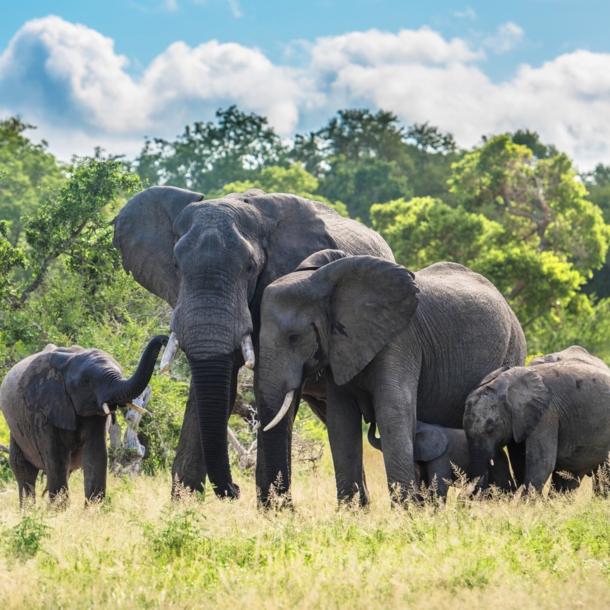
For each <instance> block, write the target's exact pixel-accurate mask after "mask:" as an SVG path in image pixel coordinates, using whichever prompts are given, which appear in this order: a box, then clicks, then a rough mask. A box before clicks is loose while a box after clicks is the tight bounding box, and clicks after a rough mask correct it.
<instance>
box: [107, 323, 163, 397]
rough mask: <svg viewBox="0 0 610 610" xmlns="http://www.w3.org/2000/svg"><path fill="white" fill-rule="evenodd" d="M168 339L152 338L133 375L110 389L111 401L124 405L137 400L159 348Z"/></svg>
mask: <svg viewBox="0 0 610 610" xmlns="http://www.w3.org/2000/svg"><path fill="white" fill-rule="evenodd" d="M167 340H168V337H166V336H165V335H157V336H156V337H153V338H152V339H151V340H150V341H149V343H148V345H147V346H146V349H145V350H144V352H143V353H142V357H141V358H140V363H139V364H138V368H137V369H136V371H135V373H134V374H133V375H132V376H131V377H130V378H129V379H124V380H122V381H118V382H117V383H116V384H115V385H114V386H113V388H112V400H111V401H108V402H115V403H117V404H124V403H126V402H130V401H132V400H134V399H135V398H137V397H138V396H139V395H140V394H142V392H143V391H144V390H145V389H146V386H147V385H148V382H149V381H150V378H151V377H152V374H153V371H154V370H155V362H156V361H157V356H158V355H159V351H160V350H161V347H162V346H164V345H167Z"/></svg>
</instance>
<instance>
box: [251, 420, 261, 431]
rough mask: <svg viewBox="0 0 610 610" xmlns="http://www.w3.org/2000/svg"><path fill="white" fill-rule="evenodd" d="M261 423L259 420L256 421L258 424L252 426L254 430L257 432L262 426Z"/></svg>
mask: <svg viewBox="0 0 610 610" xmlns="http://www.w3.org/2000/svg"><path fill="white" fill-rule="evenodd" d="M261 425H262V424H261V423H260V422H259V421H257V422H256V425H255V426H254V428H252V432H256V431H257V430H258V429H259V428H260V427H261Z"/></svg>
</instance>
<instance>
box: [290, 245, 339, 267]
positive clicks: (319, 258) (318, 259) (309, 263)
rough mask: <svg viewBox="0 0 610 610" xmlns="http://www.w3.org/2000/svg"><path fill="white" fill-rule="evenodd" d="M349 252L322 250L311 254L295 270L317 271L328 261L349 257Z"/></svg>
mask: <svg viewBox="0 0 610 610" xmlns="http://www.w3.org/2000/svg"><path fill="white" fill-rule="evenodd" d="M348 256H349V254H348V253H347V252H344V251H343V250H320V251H319V252H316V253H315V254H312V255H311V256H308V257H307V258H306V259H305V260H304V261H303V262H302V263H301V264H300V265H299V266H298V267H297V268H296V269H295V271H316V270H317V269H319V268H320V267H324V265H328V263H332V262H334V261H338V260H339V259H341V258H347V257H348Z"/></svg>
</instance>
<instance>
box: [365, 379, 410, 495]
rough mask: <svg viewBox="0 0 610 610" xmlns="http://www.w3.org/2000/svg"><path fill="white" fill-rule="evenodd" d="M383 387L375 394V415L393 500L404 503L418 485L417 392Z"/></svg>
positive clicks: (389, 385)
mask: <svg viewBox="0 0 610 610" xmlns="http://www.w3.org/2000/svg"><path fill="white" fill-rule="evenodd" d="M382 387H383V388H384V389H383V390H382V391H381V392H379V393H378V394H377V395H376V396H375V414H376V417H377V425H378V427H379V434H380V436H381V446H382V448H383V461H384V464H385V469H386V474H387V477H388V488H389V490H390V496H391V498H392V501H393V502H396V503H398V504H403V503H404V502H406V501H408V500H409V499H412V498H413V497H414V494H415V490H416V485H417V480H416V476H415V462H414V460H413V437H414V431H415V425H416V422H415V396H416V392H411V391H409V390H408V389H407V388H402V389H401V388H400V387H398V386H397V385H396V384H383V385H382Z"/></svg>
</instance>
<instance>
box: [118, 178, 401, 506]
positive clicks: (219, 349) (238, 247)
mask: <svg viewBox="0 0 610 610" xmlns="http://www.w3.org/2000/svg"><path fill="white" fill-rule="evenodd" d="M114 243H115V246H116V247H117V248H118V249H119V250H120V252H121V254H122V258H123V266H124V267H125V269H126V270H127V271H130V272H131V273H132V274H133V276H134V278H135V279H136V280H137V281H138V282H139V283H140V284H141V285H142V286H144V287H145V288H146V289H147V290H149V291H150V292H152V293H154V294H156V295H158V296H159V297H161V298H163V299H164V300H165V301H167V302H168V303H169V304H170V305H171V306H172V307H173V308H174V313H173V317H172V321H171V330H172V331H174V332H175V333H176V335H177V337H178V340H179V344H180V347H181V349H182V350H183V351H184V352H185V354H186V356H187V359H188V362H189V365H190V368H191V373H192V382H191V389H190V394H189V399H188V402H187V405H186V412H185V416H184V423H183V426H182V432H181V435H180V441H179V445H178V450H177V455H176V460H175V462H174V466H173V471H172V472H173V479H174V482H176V481H178V482H179V483H180V484H182V485H184V486H185V487H187V488H188V489H192V490H198V491H203V486H204V482H205V478H206V472H207V475H208V477H209V479H210V481H211V483H212V484H213V485H214V486H215V487H214V491H215V492H216V494H217V495H219V496H221V497H230V498H235V497H238V496H239V489H238V488H237V486H236V485H235V484H234V483H233V481H232V478H231V471H230V467H229V458H228V449H227V422H228V418H229V413H230V411H231V409H232V407H233V404H234V401H235V393H236V388H237V372H238V369H239V367H240V366H242V365H243V363H244V359H243V357H242V354H241V342H242V339H243V338H244V336H245V335H248V334H251V335H252V339H253V343H254V350H255V354H256V357H257V358H256V360H257V364H256V366H255V368H254V393H255V395H256V396H258V375H259V370H258V349H259V348H258V333H259V327H260V302H261V297H262V293H263V290H264V288H265V287H266V286H267V285H269V284H270V283H271V282H273V281H274V280H276V279H277V278H279V277H281V276H283V275H285V274H286V273H290V272H291V271H294V269H296V267H297V265H298V264H299V263H300V262H301V261H302V260H303V259H305V258H306V257H307V256H309V255H310V254H312V253H314V252H317V251H319V250H323V249H325V248H341V249H343V250H345V251H346V252H349V253H351V254H372V255H375V256H380V257H383V258H386V259H388V260H393V256H392V252H391V250H390V248H389V246H388V245H387V244H386V243H385V241H384V240H383V239H382V238H381V237H380V236H379V235H378V234H377V233H375V232H374V231H371V230H370V229H368V228H366V227H365V226H364V225H362V224H360V223H358V222H355V221H353V220H349V219H347V218H342V217H341V216H339V215H338V214H337V213H336V212H335V211H333V210H332V209H331V208H329V207H328V206H326V205H324V204H322V203H317V202H312V201H309V200H308V199H303V198H302V197H296V196H293V195H286V194H265V193H264V192H263V191H261V190H257V189H253V190H250V191H248V192H246V193H242V194H231V195H227V196H226V197H224V198H222V199H215V200H210V201H203V195H202V194H200V193H193V192H190V191H185V190H182V189H177V188H173V187H151V188H148V189H146V190H145V191H143V192H141V193H139V194H138V195H136V196H135V197H133V198H132V199H131V200H130V201H129V203H128V204H127V205H126V206H125V207H124V208H123V209H122V210H121V212H120V213H119V215H118V216H117V218H116V219H115V235H114ZM299 398H300V396H295V400H294V403H293V407H292V409H291V413H290V415H289V418H288V420H289V421H290V430H291V429H292V419H293V417H294V413H295V409H296V405H298V400H299ZM305 398H308V397H305ZM311 400H312V404H313V407H314V409H316V412H317V413H320V414H321V413H322V411H320V409H319V407H320V404H318V403H317V402H316V400H315V399H314V398H313V397H312V398H311ZM322 406H323V405H322ZM290 439H291V436H290V432H289V433H288V435H287V438H286V442H287V443H288V445H289V444H290ZM263 443H264V439H263V437H262V436H261V435H260V434H259V439H258V456H257V470H256V483H257V487H258V489H259V491H260V497H261V499H262V500H263V501H265V499H266V497H267V494H268V491H269V487H270V481H268V480H267V479H266V471H267V469H266V468H265V461H264V455H263ZM174 491H176V487H174Z"/></svg>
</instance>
